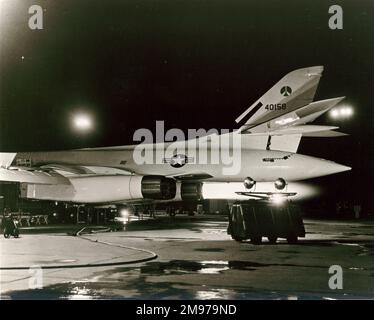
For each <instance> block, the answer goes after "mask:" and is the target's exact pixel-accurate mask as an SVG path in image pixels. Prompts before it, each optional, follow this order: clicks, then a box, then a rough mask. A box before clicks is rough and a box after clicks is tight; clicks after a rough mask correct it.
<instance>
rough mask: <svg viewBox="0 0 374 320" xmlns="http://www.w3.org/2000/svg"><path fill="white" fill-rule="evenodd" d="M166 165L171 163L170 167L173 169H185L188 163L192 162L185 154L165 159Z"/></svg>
mask: <svg viewBox="0 0 374 320" xmlns="http://www.w3.org/2000/svg"><path fill="white" fill-rule="evenodd" d="M163 162H164V163H170V165H171V166H172V167H173V168H181V167H183V166H184V165H185V164H186V163H188V162H191V160H190V158H188V157H187V156H186V155H184V154H176V155H174V156H172V157H171V158H169V159H167V158H164V161H163Z"/></svg>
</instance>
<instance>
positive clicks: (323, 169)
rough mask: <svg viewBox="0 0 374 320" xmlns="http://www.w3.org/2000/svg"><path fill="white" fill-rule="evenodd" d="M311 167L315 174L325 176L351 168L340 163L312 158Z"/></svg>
mask: <svg viewBox="0 0 374 320" xmlns="http://www.w3.org/2000/svg"><path fill="white" fill-rule="evenodd" d="M313 164H314V165H313V167H314V170H315V173H316V175H317V176H327V175H330V174H335V173H339V172H344V171H348V170H351V169H352V168H351V167H348V166H344V165H342V164H339V163H336V162H333V161H329V160H324V159H316V158H315V159H313Z"/></svg>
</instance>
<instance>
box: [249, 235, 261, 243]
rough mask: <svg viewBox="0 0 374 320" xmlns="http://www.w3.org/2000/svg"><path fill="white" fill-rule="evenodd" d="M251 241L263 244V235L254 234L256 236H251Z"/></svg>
mask: <svg viewBox="0 0 374 320" xmlns="http://www.w3.org/2000/svg"><path fill="white" fill-rule="evenodd" d="M251 242H252V243H253V244H261V242H262V237H261V236H254V237H251Z"/></svg>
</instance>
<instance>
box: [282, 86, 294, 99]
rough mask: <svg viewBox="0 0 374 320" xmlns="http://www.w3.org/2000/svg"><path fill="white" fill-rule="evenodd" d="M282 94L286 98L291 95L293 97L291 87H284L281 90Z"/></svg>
mask: <svg viewBox="0 0 374 320" xmlns="http://www.w3.org/2000/svg"><path fill="white" fill-rule="evenodd" d="M280 93H281V95H283V96H285V97H288V96H289V95H291V93H292V89H291V87H289V86H284V87H282V89H281V90H280Z"/></svg>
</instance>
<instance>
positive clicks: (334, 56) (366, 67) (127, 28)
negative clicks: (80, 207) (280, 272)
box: [0, 0, 374, 208]
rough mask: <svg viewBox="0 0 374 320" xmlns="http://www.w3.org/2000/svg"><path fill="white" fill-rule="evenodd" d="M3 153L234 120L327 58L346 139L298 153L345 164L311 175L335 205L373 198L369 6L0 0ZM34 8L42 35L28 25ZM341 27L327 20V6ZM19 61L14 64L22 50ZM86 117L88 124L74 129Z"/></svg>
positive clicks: (319, 142) (102, 142) (305, 144)
mask: <svg viewBox="0 0 374 320" xmlns="http://www.w3.org/2000/svg"><path fill="white" fill-rule="evenodd" d="M0 4H1V13H0V36H1V38H0V54H1V59H0V81H1V82H0V147H1V150H0V151H3V152H4V151H37V150H61V149H71V148H80V147H95V146H111V145H125V144H132V143H133V141H132V136H133V133H134V131H135V130H136V129H138V128H150V129H152V130H154V128H155V121H156V120H165V121H166V128H172V127H178V128H181V129H185V130H186V129H188V128H196V129H197V128H205V129H210V128H227V129H233V128H236V127H237V126H236V124H235V122H234V120H235V118H236V117H237V116H238V115H240V114H241V113H242V112H243V111H244V110H245V109H246V108H247V107H248V106H249V105H250V104H252V103H253V102H254V101H255V100H256V99H257V98H258V97H259V96H261V95H262V94H263V93H264V92H266V91H267V90H268V89H269V88H270V87H271V86H272V85H273V84H274V83H275V82H277V81H278V80H279V79H280V78H281V77H283V76H284V75H285V74H286V73H288V72H290V71H292V70H293V69H297V68H301V67H307V66H314V65H324V66H325V71H324V75H323V77H322V79H321V82H320V86H319V89H318V91H317V95H316V100H318V99H326V98H333V97H338V96H343V95H345V96H346V97H347V98H346V100H345V103H348V104H350V105H352V106H353V108H354V112H355V114H354V117H353V118H351V119H349V120H345V121H341V120H340V121H338V120H332V119H330V118H329V117H328V116H327V115H326V116H324V117H321V118H319V119H318V120H317V121H316V122H315V123H316V124H331V125H338V126H340V127H341V129H340V131H343V132H346V133H349V134H350V136H349V137H344V138H334V139H327V138H315V139H311V138H307V139H303V140H302V143H301V146H300V149H299V152H300V153H304V154H308V155H314V156H317V157H322V158H327V159H331V160H334V161H336V162H339V163H342V164H346V165H350V166H352V167H353V170H352V171H351V172H349V173H342V174H338V175H334V176H331V177H328V178H323V179H320V180H317V183H322V184H324V185H325V186H328V187H329V196H330V197H332V198H333V199H340V198H346V199H349V200H350V201H355V202H357V201H358V202H363V203H366V205H367V206H368V204H370V208H372V204H373V200H372V199H373V195H374V194H373V191H372V190H373V188H374V184H373V177H374V175H373V172H374V143H373V138H374V135H373V133H374V129H373V127H372V125H373V122H374V106H373V97H374V85H373V83H374V82H373V80H374V72H373V71H374V41H373V39H374V37H373V36H374V22H373V21H374V2H373V1H369V0H368V1H338V0H335V1H315V0H313V1H311V0H310V1H249V0H248V1H237V0H230V1H228V0H227V1H220V0H214V1H213V0H211V1H210V0H207V1H194V0H188V1H187V0H178V1H176V0H147V1H142V0H137V1H126V0H106V1H103V0H102V1H94V0H79V1H78V0H58V1H57V0H43V1H36V0H32V1H28V0H0ZM31 4H40V5H41V6H42V7H43V9H44V10H45V11H44V29H43V30H30V29H29V28H28V18H29V16H30V15H29V14H28V8H29V6H30V5H31ZM332 4H339V5H341V6H342V7H343V10H344V29H343V30H330V29H329V28H328V19H329V17H330V15H329V14H328V8H329V6H330V5H332ZM22 57H23V58H22ZM77 111H85V112H88V113H90V114H91V115H92V116H93V117H94V118H95V130H94V131H92V132H91V133H89V134H77V132H76V131H74V130H72V128H71V125H70V120H71V116H72V114H74V113H76V112H77Z"/></svg>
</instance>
